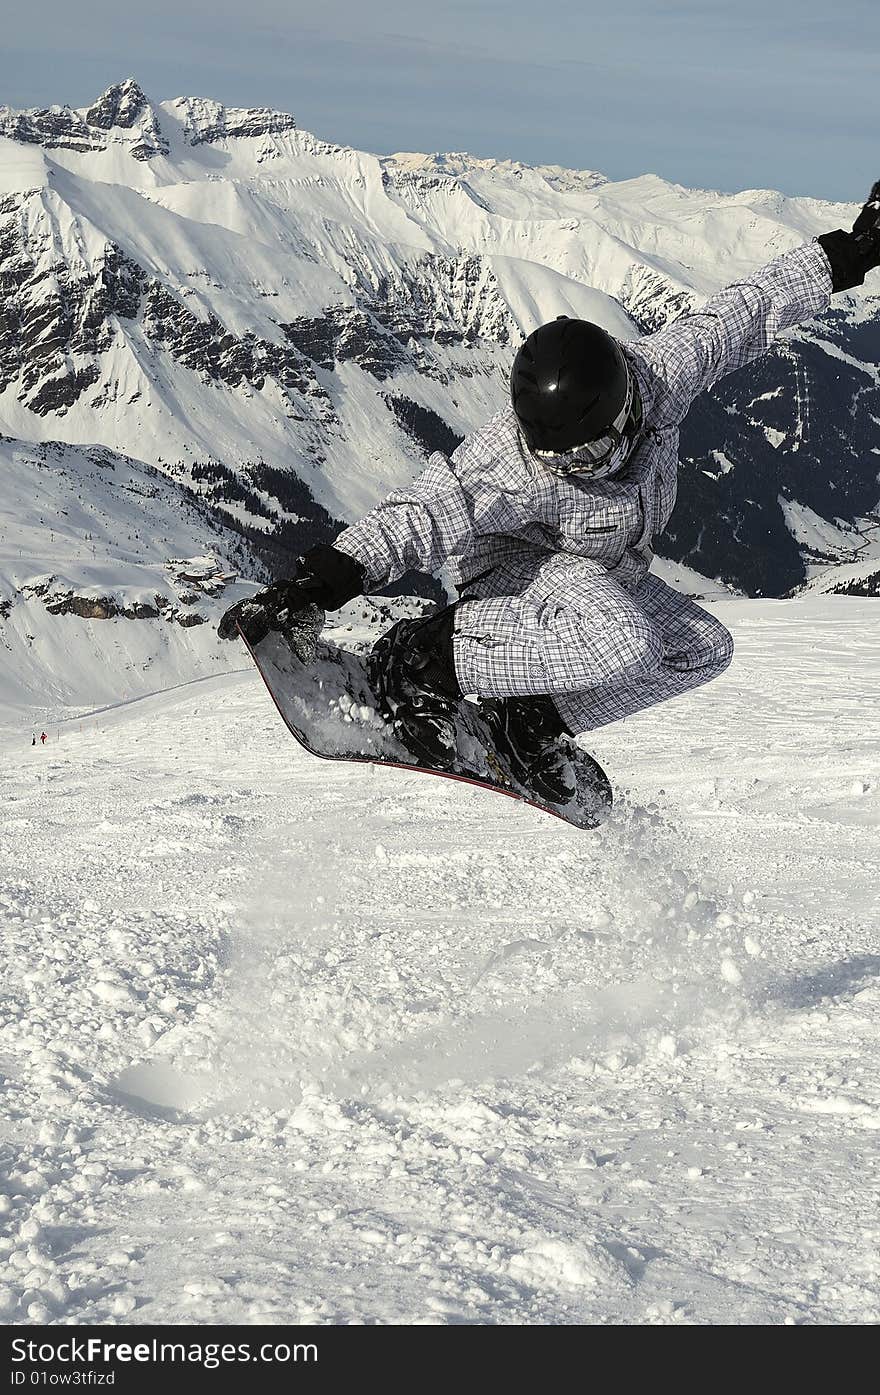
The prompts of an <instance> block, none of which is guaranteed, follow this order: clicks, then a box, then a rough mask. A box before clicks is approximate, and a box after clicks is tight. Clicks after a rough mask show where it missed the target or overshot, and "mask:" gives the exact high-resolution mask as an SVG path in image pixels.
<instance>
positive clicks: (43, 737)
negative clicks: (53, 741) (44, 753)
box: [40, 731, 49, 746]
mask: <svg viewBox="0 0 880 1395" xmlns="http://www.w3.org/2000/svg"><path fill="white" fill-rule="evenodd" d="M48 740H49V738H48V736H47V735H46V733H45V732H44V731H41V732H40V744H41V745H42V746H45V744H46V742H47V741H48Z"/></svg>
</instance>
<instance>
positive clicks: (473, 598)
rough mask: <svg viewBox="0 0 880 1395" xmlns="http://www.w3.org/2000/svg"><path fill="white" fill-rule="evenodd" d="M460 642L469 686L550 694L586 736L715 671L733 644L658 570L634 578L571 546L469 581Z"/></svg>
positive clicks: (486, 691)
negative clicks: (613, 572)
mask: <svg viewBox="0 0 880 1395" xmlns="http://www.w3.org/2000/svg"><path fill="white" fill-rule="evenodd" d="M454 647H455V667H456V672H457V675H458V680H459V683H460V684H461V688H462V691H463V692H464V693H468V694H472V693H475V694H477V695H478V696H480V697H497V698H501V697H513V696H516V695H522V694H526V693H548V694H551V695H552V696H553V697H554V699H555V701H556V706H557V707H558V709H559V712H560V715H561V717H562V719H563V721H564V722H565V723H566V725H567V726H568V727H569V729H570V730H571V731H572V732H573V733H574V734H575V735H579V734H580V733H581V732H585V731H593V730H594V729H595V728H596V727H601V726H605V725H606V724H607V723H608V722H616V721H619V720H620V718H621V717H628V716H630V714H631V713H633V712H640V711H642V710H643V709H644V708H646V707H653V706H654V704H655V703H658V702H663V701H664V700H665V699H666V698H670V697H675V696H677V695H678V694H679V693H684V692H687V691H688V689H690V688H695V687H697V686H698V685H699V684H701V683H707V682H709V680H710V679H712V678H715V677H717V676H718V674H719V673H722V672H723V671H724V669H725V668H727V665H728V664H729V663H730V660H731V657H732V655H733V640H732V638H731V636H730V634H729V633H728V631H727V630H726V629H725V628H724V626H723V625H722V624H720V623H719V621H717V620H716V619H715V618H714V617H713V616H711V615H709V614H707V613H706V611H704V610H702V609H701V608H700V606H698V605H697V604H696V603H695V602H694V601H692V600H690V598H689V597H687V596H682V595H680V593H679V592H677V591H673V590H672V588H671V587H670V586H667V585H666V583H665V582H663V581H661V580H660V579H659V578H658V577H656V576H652V575H651V574H650V573H646V574H645V576H644V577H643V578H641V579H640V580H639V581H637V582H636V583H634V584H632V585H630V586H629V587H627V588H625V587H623V586H622V585H621V583H620V582H619V581H615V580H614V578H613V577H612V576H610V575H609V574H608V572H607V571H606V570H605V568H603V567H602V565H601V564H600V563H598V562H596V561H593V560H591V559H590V558H584V557H575V556H572V555H571V554H568V553H555V554H553V555H551V556H550V557H547V555H546V554H542V555H541V557H540V558H531V559H522V558H517V559H513V560H511V561H510V562H508V563H506V564H504V565H502V566H500V567H498V568H496V569H495V570H494V571H493V572H492V573H491V574H490V575H489V576H487V577H481V578H479V579H478V580H477V582H476V583H471V584H470V585H465V586H463V587H462V602H461V604H459V606H458V607H457V610H456V621H455V638H454Z"/></svg>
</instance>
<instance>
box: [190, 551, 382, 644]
mask: <svg viewBox="0 0 880 1395" xmlns="http://www.w3.org/2000/svg"><path fill="white" fill-rule="evenodd" d="M364 580H365V576H364V569H363V567H362V566H361V564H360V562H357V561H355V559H354V558H353V557H349V555H348V553H347V552H340V551H339V550H338V549H337V548H335V547H328V546H327V544H326V543H320V544H319V545H318V546H317V547H313V548H311V549H310V550H309V551H308V552H307V553H305V555H304V556H302V557H300V558H299V560H298V561H297V564H296V570H295V572H294V573H293V575H292V576H289V577H285V578H284V579H283V580H281V581H273V583H272V585H271V586H267V587H266V589H265V590H264V591H258V592H257V593H256V595H255V596H249V597H248V598H247V599H246V600H243V601H237V602H236V603H235V605H233V606H230V608H229V610H227V611H226V613H225V615H224V616H223V618H222V619H221V621H220V624H219V625H218V626H217V633H218V635H219V636H220V638H221V639H236V638H237V637H238V632H239V630H241V632H242V634H243V635H244V637H245V639H246V640H247V642H248V644H250V645H255V644H259V643H260V640H262V639H265V638H266V635H267V634H268V633H269V631H270V630H282V631H285V632H286V631H287V630H288V629H289V628H290V627H291V624H292V623H293V624H294V628H295V617H296V616H297V615H298V614H300V613H302V612H306V611H308V612H309V621H310V623H309V626H308V628H313V627H314V621H315V616H316V615H318V614H320V612H322V611H325V610H338V609H339V607H340V606H341V605H345V603H346V601H350V600H352V598H353V597H354V596H358V595H360V594H361V592H362V591H363V589H364ZM321 623H323V618H322V622H321ZM318 628H320V625H319V626H318Z"/></svg>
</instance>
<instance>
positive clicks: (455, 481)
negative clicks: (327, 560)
mask: <svg viewBox="0 0 880 1395" xmlns="http://www.w3.org/2000/svg"><path fill="white" fill-rule="evenodd" d="M484 434H485V435H486V436H488V437H491V434H492V423H491V422H490V423H489V425H488V426H487V427H484V428H483V430H482V431H481V432H477V433H475V435H474V436H471V437H468V439H467V440H466V441H465V442H464V443H463V444H462V445H461V446H459V448H458V450H457V451H455V453H454V454H453V456H452V459H451V460H447V458H446V456H445V455H442V454H441V453H440V452H439V451H435V453H434V454H433V455H432V456H431V458H430V459H429V461H428V464H427V467H426V468H425V469H424V470H423V471H422V473H421V474H420V475H419V476H418V477H417V478H416V479H415V480H414V481H413V483H412V484H410V485H407V486H406V487H405V488H403V489H395V490H394V491H393V493H391V494H389V495H388V496H387V497H386V498H385V499H383V500H382V501H381V503H379V504H377V505H376V507H375V508H373V509H371V510H370V512H369V513H368V514H367V515H366V516H365V517H364V518H362V519H361V520H360V522H358V523H355V524H353V525H352V526H351V527H350V528H346V530H345V532H344V533H340V535H339V537H338V538H337V539H336V541H335V543H334V547H335V548H337V549H339V550H340V551H342V552H346V553H348V555H349V556H351V557H353V558H354V559H355V560H356V561H358V562H359V563H360V564H361V566H362V568H363V569H364V573H365V576H366V580H367V585H366V587H365V589H366V590H370V589H371V588H374V587H377V586H381V585H386V584H387V583H388V582H390V581H395V580H396V579H397V578H398V577H399V576H402V575H403V574H404V572H407V571H410V570H411V569H412V570H416V571H422V572H433V571H436V570H437V568H438V567H441V566H442V565H443V563H444V562H445V561H446V560H447V558H449V557H452V556H454V555H455V554H456V553H459V552H461V551H462V550H463V549H464V547H465V545H466V544H467V542H468V540H469V539H470V538H471V537H472V536H473V535H474V533H475V532H477V533H481V534H484V533H504V532H509V531H510V530H511V529H513V528H515V527H516V526H517V524H518V523H521V522H522V519H523V517H524V516H527V517H529V518H530V517H532V516H533V515H532V513H531V512H530V511H529V501H528V489H526V490H525V492H523V493H520V492H514V491H513V490H512V489H511V488H510V486H509V482H508V488H507V489H504V488H502V487H500V486H499V484H498V483H497V482H495V481H494V480H493V474H492V470H491V468H488V469H483V468H481V448H480V444H479V442H480V438H481V437H483V436H484Z"/></svg>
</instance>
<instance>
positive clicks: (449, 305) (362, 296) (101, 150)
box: [0, 79, 880, 594]
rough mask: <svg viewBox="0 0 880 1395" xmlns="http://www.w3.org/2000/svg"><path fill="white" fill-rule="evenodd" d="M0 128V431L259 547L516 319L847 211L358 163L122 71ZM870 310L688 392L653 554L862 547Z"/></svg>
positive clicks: (697, 270) (614, 313) (502, 351)
mask: <svg viewBox="0 0 880 1395" xmlns="http://www.w3.org/2000/svg"><path fill="white" fill-rule="evenodd" d="M0 147H2V150H3V155H4V164H3V167H2V181H0V429H2V430H3V431H5V432H6V433H7V434H8V435H9V436H10V437H16V438H18V439H20V440H24V441H27V440H33V441H41V440H64V441H66V442H67V443H68V444H69V445H71V446H78V445H90V444H94V443H96V442H98V443H100V444H101V445H102V446H104V447H105V448H107V449H109V450H111V451H116V452H120V453H122V454H123V455H125V456H127V457H135V458H137V459H140V460H142V461H144V462H145V463H146V464H149V465H151V466H153V467H155V468H156V469H158V470H159V471H161V472H165V473H166V474H167V475H168V476H169V477H170V478H172V479H173V480H174V481H176V482H177V483H178V484H179V485H181V486H185V487H186V488H187V489H189V490H191V491H192V492H193V494H194V495H195V496H198V497H200V498H201V499H202V500H203V501H204V503H205V504H206V505H207V506H209V507H211V508H213V510H214V511H215V514H216V516H217V517H218V519H219V521H220V522H221V524H222V526H223V527H231V528H233V529H235V530H237V531H238V533H239V535H240V536H241V537H242V538H244V539H245V540H246V544H247V546H248V547H249V548H251V550H252V556H254V557H255V558H256V557H260V556H261V557H262V558H263V559H264V561H266V562H268V563H269V564H271V565H272V566H273V567H274V566H277V565H282V564H283V561H284V558H285V556H289V555H290V553H291V552H296V551H297V550H300V549H301V548H302V546H303V545H307V544H308V543H309V542H311V541H314V540H317V539H319V538H329V537H332V536H333V535H334V534H335V532H336V531H338V529H339V527H341V526H343V525H344V523H345V522H347V521H349V520H350V519H352V518H354V517H356V516H358V515H359V514H360V513H362V512H363V511H364V509H365V508H367V507H369V505H370V504H371V503H372V502H373V501H374V500H375V499H377V498H379V497H381V495H382V494H383V493H385V492H387V490H388V489H389V488H391V487H394V486H396V485H400V484H403V483H405V482H406V481H407V480H408V479H409V478H411V477H412V475H413V474H414V473H415V472H416V471H417V470H418V469H419V468H420V464H421V461H422V459H423V457H424V455H425V454H426V453H428V452H429V451H430V450H432V449H437V448H439V449H444V450H447V451H448V450H451V449H454V445H455V443H456V442H457V440H459V439H461V437H463V436H464V435H465V434H466V433H467V432H468V431H469V430H471V429H473V428H475V427H476V426H478V425H479V424H481V422H482V421H483V420H485V418H486V417H487V416H488V415H489V414H490V413H491V412H492V411H494V410H495V409H496V408H497V406H498V405H500V403H501V401H503V398H504V392H505V383H506V376H507V372H508V369H509V363H510V359H511V356H512V353H513V350H514V348H515V345H516V343H517V342H518V340H519V338H520V337H521V335H522V334H524V333H526V332H527V331H528V329H530V328H531V327H532V326H533V325H534V324H535V323H537V322H540V320H542V319H547V318H550V317H552V316H553V315H555V314H558V313H568V314H576V315H581V316H583V317H586V318H591V319H594V320H596V321H597V322H599V323H602V324H604V326H605V327H606V328H608V329H609V330H610V331H611V332H612V333H615V334H617V335H619V336H620V337H622V338H631V337H635V336H637V335H638V334H640V333H650V332H651V331H653V330H655V329H657V328H659V327H660V326H661V325H662V324H664V323H666V322H667V321H668V320H669V318H670V317H674V316H675V315H677V314H680V313H681V312H682V311H683V310H685V309H687V308H688V306H690V305H692V304H696V303H699V301H700V300H701V299H702V298H703V297H704V296H705V295H706V294H708V293H709V292H711V290H712V289H714V287H715V286H717V285H720V284H723V282H724V281H726V280H728V279H732V278H733V277H734V276H736V275H739V274H747V272H748V270H749V269H751V268H752V267H754V266H757V265H758V264H760V262H761V261H762V260H765V259H766V258H767V257H769V256H772V255H774V254H775V253H776V252H778V251H781V250H784V248H785V247H786V246H793V245H796V243H797V242H798V241H801V240H803V239H804V238H805V237H809V236H812V235H815V233H817V232H818V231H821V230H823V229H826V228H828V227H833V226H839V225H845V222H846V220H847V218H851V216H852V212H853V210H851V209H848V208H847V209H842V208H841V207H840V206H833V205H829V204H824V203H822V202H821V201H818V200H812V199H785V198H783V197H782V196H781V195H778V194H775V193H773V192H772V191H760V190H758V191H754V190H753V191H746V192H744V193H740V194H735V195H720V194H713V193H710V192H705V191H694V190H686V189H682V188H681V187H680V186H675V185H669V184H667V183H665V182H664V181H662V180H659V179H657V178H656V177H654V176H645V177H643V178H642V179H640V180H629V181H624V182H622V183H617V184H615V183H614V182H612V181H610V180H608V179H607V178H606V177H605V176H603V175H601V174H597V173H595V172H593V171H590V170H585V171H566V170H561V169H559V168H557V167H551V166H547V167H540V168H534V167H529V166H525V165H521V164H518V163H517V162H515V161H498V160H481V159H476V158H473V157H470V156H468V155H466V154H462V153H458V154H446V155H430V156H420V155H412V154H401V155H395V156H386V157H375V156H371V155H368V154H365V153H363V152H359V151H354V150H350V149H348V148H346V147H342V146H336V145H332V144H330V143H327V142H322V141H321V140H319V139H317V138H316V137H314V136H312V135H310V134H309V133H308V132H303V131H301V130H299V128H298V127H297V125H296V122H295V120H294V118H293V117H292V116H288V115H286V114H285V113H277V112H272V111H268V110H263V109H254V110H244V109H237V108H227V107H225V106H223V105H222V104H221V103H219V102H216V101H211V100H208V99H200V98H189V97H187V98H179V99H175V100H174V101H170V102H162V103H158V104H157V103H153V102H151V101H150V100H149V99H148V98H147V96H146V95H145V94H144V92H143V91H142V89H141V88H140V87H139V85H138V84H137V83H136V82H135V81H134V80H133V79H128V80H126V81H125V82H123V83H120V84H117V85H115V86H113V87H111V88H110V89H108V91H107V92H105V93H104V94H103V95H102V96H101V97H100V98H99V99H98V100H97V101H96V102H94V103H93V104H92V105H91V106H89V107H86V108H82V109H71V108H65V107H52V108H48V109H44V110H39V111H28V112H13V111H11V110H10V109H9V108H0ZM878 305H880V301H878V296H877V291H876V287H875V286H874V284H873V278H871V280H870V281H869V284H868V286H866V288H865V291H864V292H862V293H858V294H855V293H854V294H848V295H846V296H843V297H838V298H837V299H836V301H835V304H834V306H833V308H832V309H831V310H830V311H829V312H828V313H827V314H826V315H825V316H823V317H822V319H821V320H819V321H816V322H814V323H812V324H810V325H809V326H804V327H803V328H802V329H801V330H799V331H797V332H796V333H795V334H794V335H793V336H791V337H789V338H787V339H786V341H785V342H784V344H782V345H780V346H779V347H778V348H777V349H775V350H774V351H773V352H772V354H771V355H769V356H768V357H767V358H765V359H764V360H762V361H761V362H760V363H758V364H756V365H752V366H751V367H750V368H748V369H745V370H743V371H742V372H741V373H739V374H736V375H733V376H732V377H730V378H728V379H726V380H724V381H723V382H722V383H721V384H720V385H719V386H718V387H717V388H716V389H715V390H714V391H713V392H712V393H711V394H707V395H706V396H705V397H704V398H703V399H702V400H701V401H700V402H699V403H697V404H696V405H695V407H694V409H693V410H692V412H691V414H690V416H689V417H688V420H687V422H686V423H685V429H684V432H683V438H682V459H683V467H682V481H681V491H680V497H679V504H678V506H677V508H676V512H675V514H674V516H673V519H672V522H671V525H670V528H669V530H668V532H667V534H666V535H665V537H664V538H663V539H661V540H660V544H659V550H660V552H661V554H665V555H666V556H667V557H668V558H669V559H670V560H672V561H675V562H677V563H683V564H685V565H686V566H688V567H690V568H692V569H694V570H695V571H697V572H699V573H702V574H703V575H704V576H706V577H707V578H710V579H712V578H716V579H718V580H719V581H721V582H723V583H726V584H728V585H731V586H733V587H736V588H738V589H741V590H744V591H747V592H752V593H756V594H782V593H784V592H786V591H789V590H791V589H792V588H793V587H797V586H798V585H799V584H802V583H803V582H804V581H805V580H807V579H809V578H810V577H811V576H815V575H816V573H817V571H819V570H822V569H824V568H826V567H828V566H829V565H832V564H836V563H841V562H846V563H851V562H852V561H853V560H854V559H855V558H858V557H860V556H862V555H863V553H864V551H865V548H866V547H871V546H873V543H872V541H871V538H872V531H873V529H874V528H875V526H876V525H875V523H874V522H873V516H874V515H875V514H876V511H877V507H878V503H880V500H878V495H880V487H878V483H877V468H876V458H875V457H876V453H877V444H876V443H877V421H878V420H880V400H878V396H877V393H878V386H877V383H878V377H877V375H878V369H880V327H878ZM253 549H256V552H254V551H253ZM254 565H255V566H256V565H257V564H256V562H255V563H254ZM257 570H259V568H257Z"/></svg>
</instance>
